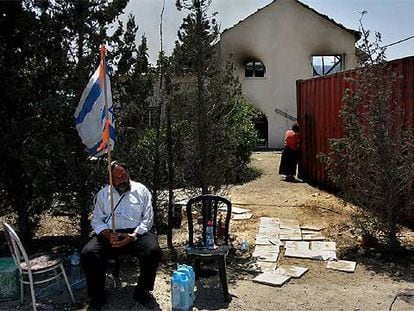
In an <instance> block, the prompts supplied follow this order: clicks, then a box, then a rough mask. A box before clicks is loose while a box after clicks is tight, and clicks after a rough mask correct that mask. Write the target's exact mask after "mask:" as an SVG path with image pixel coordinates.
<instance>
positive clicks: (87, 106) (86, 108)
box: [75, 80, 101, 124]
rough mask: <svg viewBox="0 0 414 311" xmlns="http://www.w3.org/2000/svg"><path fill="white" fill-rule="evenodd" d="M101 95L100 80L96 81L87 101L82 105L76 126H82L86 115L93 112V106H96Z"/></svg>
mask: <svg viewBox="0 0 414 311" xmlns="http://www.w3.org/2000/svg"><path fill="white" fill-rule="evenodd" d="M100 95H101V88H100V87H99V80H96V81H95V83H94V84H93V86H92V88H91V91H90V92H89V94H88V96H87V97H86V99H85V102H84V103H83V105H82V109H81V111H80V112H79V115H78V116H77V118H76V119H75V124H80V123H82V122H83V120H84V119H85V117H86V115H87V114H88V113H89V112H90V111H91V110H92V107H93V105H94V104H95V102H96V100H97V99H98V97H99V96H100Z"/></svg>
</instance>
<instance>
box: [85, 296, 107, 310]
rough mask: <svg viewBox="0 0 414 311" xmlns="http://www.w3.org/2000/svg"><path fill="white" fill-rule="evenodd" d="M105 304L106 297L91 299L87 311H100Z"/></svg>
mask: <svg viewBox="0 0 414 311" xmlns="http://www.w3.org/2000/svg"><path fill="white" fill-rule="evenodd" d="M105 304H106V295H105V294H103V295H99V296H95V297H93V298H92V300H91V302H90V303H89V307H88V310H91V311H92V310H101V308H102V307H103V306H104V305H105Z"/></svg>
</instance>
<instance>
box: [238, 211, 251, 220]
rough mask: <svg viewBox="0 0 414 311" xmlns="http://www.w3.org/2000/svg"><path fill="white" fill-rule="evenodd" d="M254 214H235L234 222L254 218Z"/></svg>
mask: <svg viewBox="0 0 414 311" xmlns="http://www.w3.org/2000/svg"><path fill="white" fill-rule="evenodd" d="M252 216H253V213H250V212H247V213H242V214H234V215H233V220H246V219H250V218H252Z"/></svg>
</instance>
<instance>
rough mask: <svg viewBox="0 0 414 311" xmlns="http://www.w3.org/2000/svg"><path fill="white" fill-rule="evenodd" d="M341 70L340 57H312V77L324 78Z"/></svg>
mask: <svg viewBox="0 0 414 311" xmlns="http://www.w3.org/2000/svg"><path fill="white" fill-rule="evenodd" d="M341 70H343V57H342V56H341V55H332V56H312V71H313V76H314V77H315V76H316V77H318V76H326V75H329V74H331V73H335V72H339V71H341Z"/></svg>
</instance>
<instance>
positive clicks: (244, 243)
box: [240, 239, 249, 253]
mask: <svg viewBox="0 0 414 311" xmlns="http://www.w3.org/2000/svg"><path fill="white" fill-rule="evenodd" d="M240 250H241V251H242V252H243V253H244V252H247V251H248V250H249V244H247V241H246V240H245V239H243V240H241V241H240Z"/></svg>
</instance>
